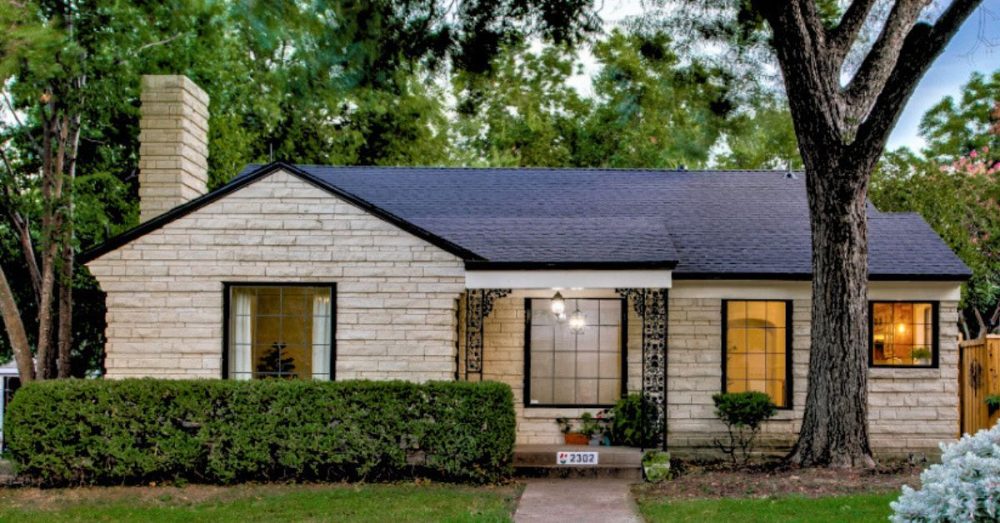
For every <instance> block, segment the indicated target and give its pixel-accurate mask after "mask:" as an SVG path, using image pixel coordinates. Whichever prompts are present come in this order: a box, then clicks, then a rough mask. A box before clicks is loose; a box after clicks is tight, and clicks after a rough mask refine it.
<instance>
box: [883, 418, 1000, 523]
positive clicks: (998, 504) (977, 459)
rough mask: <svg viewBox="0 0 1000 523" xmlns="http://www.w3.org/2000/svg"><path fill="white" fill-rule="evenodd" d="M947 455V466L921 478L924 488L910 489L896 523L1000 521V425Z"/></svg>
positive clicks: (945, 448)
mask: <svg viewBox="0 0 1000 523" xmlns="http://www.w3.org/2000/svg"><path fill="white" fill-rule="evenodd" d="M941 450H942V454H941V463H940V464H934V465H931V467H930V468H928V469H927V470H925V471H923V473H921V474H920V483H921V487H920V489H919V490H914V489H912V488H910V487H908V486H904V487H903V494H902V495H901V496H900V497H899V499H898V500H897V501H893V502H892V503H890V506H891V507H892V510H893V515H892V518H891V519H892V521H894V522H896V523H902V522H913V521H927V522H934V521H997V520H1000V424H997V425H996V426H994V427H993V428H992V429H989V430H986V429H984V430H980V431H979V432H977V433H976V434H975V435H972V436H970V435H965V436H963V437H962V439H961V440H959V441H958V442H956V443H952V444H945V443H942V444H941Z"/></svg>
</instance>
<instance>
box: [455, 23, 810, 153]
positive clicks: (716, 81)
mask: <svg viewBox="0 0 1000 523" xmlns="http://www.w3.org/2000/svg"><path fill="white" fill-rule="evenodd" d="M593 56H594V59H595V61H596V63H597V68H598V69H597V72H596V73H595V76H594V77H593V79H592V94H590V96H584V95H581V94H580V93H579V92H578V91H577V90H576V89H574V88H573V86H572V83H571V80H572V79H573V77H574V75H577V74H579V73H580V72H581V71H580V64H579V58H578V56H577V54H576V53H575V52H574V51H573V50H569V49H562V48H558V47H546V48H543V49H541V50H540V51H533V50H530V49H528V48H526V47H519V48H511V49H508V50H507V52H505V53H504V54H503V55H501V57H500V59H499V60H498V62H497V65H496V66H495V68H494V71H493V74H491V75H488V76H485V77H484V76H483V75H474V74H466V75H462V76H459V77H458V78H457V79H456V81H455V89H456V92H457V98H458V99H459V103H458V111H457V113H458V118H457V122H456V125H455V129H456V134H457V135H458V139H457V140H456V149H457V153H456V156H457V157H458V158H459V159H460V161H464V162H465V163H479V164H490V165H516V166H563V167H566V166H582V167H640V168H641V167H645V168H671V169H672V168H676V167H678V166H679V165H686V166H689V167H707V166H711V165H716V166H723V167H739V168H751V169H752V168H769V167H783V166H785V164H786V163H787V162H788V161H790V160H793V161H794V163H795V164H800V163H801V162H799V161H798V152H797V150H796V142H795V134H794V131H793V129H792V126H791V119H790V117H789V116H788V111H787V109H784V108H783V107H782V106H780V105H779V104H778V100H776V99H775V97H774V96H773V95H769V94H768V93H767V92H766V91H764V90H758V91H756V94H755V95H754V96H749V97H748V96H744V97H740V98H737V97H734V96H733V89H732V87H731V81H732V75H731V74H730V72H729V71H728V70H726V69H724V68H721V67H712V66H708V65H706V63H705V62H703V61H699V60H695V61H688V62H684V61H682V60H681V59H680V58H679V57H678V54H677V52H676V50H675V48H674V44H673V42H672V41H671V40H670V38H669V37H668V36H667V35H666V33H664V32H662V31H661V32H649V31H646V30H645V29H644V28H643V27H641V26H632V27H631V28H630V29H628V30H621V29H616V30H613V31H612V32H611V33H610V34H608V35H607V36H606V37H604V38H601V39H600V40H599V41H598V42H596V43H595V44H594V46H593Z"/></svg>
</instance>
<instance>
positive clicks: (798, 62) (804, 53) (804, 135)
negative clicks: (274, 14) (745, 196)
mask: <svg viewBox="0 0 1000 523" xmlns="http://www.w3.org/2000/svg"><path fill="white" fill-rule="evenodd" d="M753 6H754V7H755V8H756V9H757V10H758V11H759V12H760V13H761V14H762V15H763V17H764V19H765V20H767V23H768V25H769V26H770V27H771V31H772V33H773V36H772V41H771V45H772V47H773V48H774V50H775V54H776V55H777V57H778V61H779V63H780V65H781V69H782V71H783V76H784V80H785V91H786V92H787V94H788V102H789V108H790V109H791V111H792V116H793V122H794V123H795V126H796V134H797V135H798V136H799V137H800V143H799V148H800V149H803V148H807V149H809V148H814V147H815V148H820V147H822V148H824V149H825V148H829V147H830V144H838V143H840V142H841V140H840V136H841V123H840V122H841V121H842V118H841V113H842V111H843V107H842V105H843V104H842V101H841V97H840V92H839V91H840V83H839V80H838V76H837V71H836V68H834V67H832V65H831V63H830V61H829V60H827V53H826V50H825V43H824V41H823V40H824V38H825V29H823V27H822V24H821V23H820V20H819V15H818V13H817V12H816V6H815V5H814V2H812V1H807V0H798V1H787V2H771V1H767V0H753ZM803 126H809V128H808V129H805V128H803ZM810 140H815V142H816V143H809V141H810ZM807 162H808V160H807ZM806 168H807V170H808V169H809V166H808V165H807V166H806Z"/></svg>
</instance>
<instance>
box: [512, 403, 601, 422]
mask: <svg viewBox="0 0 1000 523" xmlns="http://www.w3.org/2000/svg"><path fill="white" fill-rule="evenodd" d="M607 408H610V405H609V406H605V407H560V406H548V405H538V406H532V405H527V406H525V407H524V413H523V414H522V415H521V416H522V417H523V418H525V419H551V418H579V417H580V416H582V415H583V413H584V412H589V413H591V414H596V413H597V412H599V411H602V410H604V409H607Z"/></svg>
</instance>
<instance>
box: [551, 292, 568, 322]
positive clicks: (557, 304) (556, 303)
mask: <svg viewBox="0 0 1000 523" xmlns="http://www.w3.org/2000/svg"><path fill="white" fill-rule="evenodd" d="M552 314H554V315H555V317H556V319H558V320H560V321H562V320H564V319H566V300H565V299H563V296H562V294H561V293H560V292H559V291H556V295H555V296H553V297H552Z"/></svg>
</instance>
